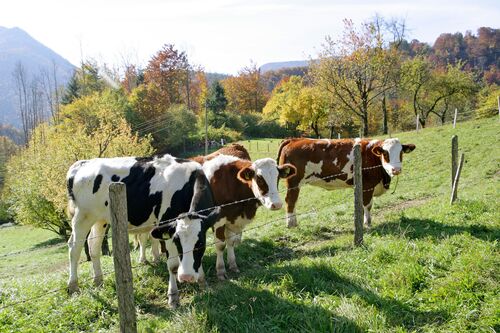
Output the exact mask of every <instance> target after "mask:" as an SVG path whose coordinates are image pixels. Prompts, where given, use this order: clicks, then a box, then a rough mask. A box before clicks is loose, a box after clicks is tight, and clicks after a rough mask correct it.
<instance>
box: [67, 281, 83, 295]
mask: <svg viewBox="0 0 500 333" xmlns="http://www.w3.org/2000/svg"><path fill="white" fill-rule="evenodd" d="M79 291H80V288H79V287H78V282H76V281H74V282H70V283H68V294H70V295H73V294H75V293H77V292H79Z"/></svg>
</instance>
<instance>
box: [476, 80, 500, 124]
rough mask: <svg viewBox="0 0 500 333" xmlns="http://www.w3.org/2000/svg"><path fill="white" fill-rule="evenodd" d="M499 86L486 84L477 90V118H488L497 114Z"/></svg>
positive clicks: (499, 95)
mask: <svg viewBox="0 0 500 333" xmlns="http://www.w3.org/2000/svg"><path fill="white" fill-rule="evenodd" d="M499 98H500V87H499V86H497V85H496V84H493V85H491V86H487V87H485V88H483V89H482V90H481V91H480V92H479V98H478V103H477V104H478V108H477V112H476V117H477V118H489V117H493V116H496V115H498V112H499V110H498V109H499V108H500V105H499V101H498V99H499Z"/></svg>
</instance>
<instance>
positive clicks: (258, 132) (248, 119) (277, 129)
mask: <svg viewBox="0 0 500 333" xmlns="http://www.w3.org/2000/svg"><path fill="white" fill-rule="evenodd" d="M241 121H242V122H243V123H244V125H245V127H244V129H243V134H244V135H245V137H249V138H284V137H289V136H296V135H297V131H294V130H289V129H287V128H285V127H283V126H281V125H280V124H279V123H278V122H276V121H274V120H266V119H264V117H263V116H262V114H261V113H258V112H248V113H244V114H242V115H241Z"/></svg>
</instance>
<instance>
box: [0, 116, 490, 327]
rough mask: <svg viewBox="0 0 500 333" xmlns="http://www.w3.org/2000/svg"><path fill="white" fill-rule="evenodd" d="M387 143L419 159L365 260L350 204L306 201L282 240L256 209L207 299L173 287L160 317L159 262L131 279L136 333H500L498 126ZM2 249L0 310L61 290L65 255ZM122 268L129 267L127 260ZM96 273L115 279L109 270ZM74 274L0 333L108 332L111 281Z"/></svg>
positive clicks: (17, 236)
mask: <svg viewBox="0 0 500 333" xmlns="http://www.w3.org/2000/svg"><path fill="white" fill-rule="evenodd" d="M453 134H458V136H459V146H460V151H461V152H464V153H465V157H466V163H465V165H464V168H463V171H462V177H461V183H460V187H459V192H458V197H459V200H458V202H457V203H456V204H455V205H453V206H450V205H449V196H450V182H451V175H450V164H451V162H450V146H451V143H450V142H451V136H452V135H453ZM398 137H399V138H400V139H401V141H403V142H406V143H414V144H416V146H417V149H416V150H415V151H414V152H412V153H411V154H408V155H407V156H406V157H405V161H404V165H403V174H402V175H401V176H400V179H399V184H398V186H397V189H396V191H395V193H394V194H391V193H392V191H391V192H389V193H386V194H385V195H383V196H382V197H380V198H377V199H376V201H375V207H374V210H373V213H374V215H373V226H372V228H371V230H367V231H366V234H365V243H364V246H362V247H359V248H355V247H353V245H352V243H353V213H352V212H353V199H352V195H353V192H352V190H343V191H334V192H328V191H325V190H322V189H319V188H313V187H305V188H303V189H302V192H301V196H300V198H299V203H298V213H299V214H300V213H303V214H304V215H303V216H299V218H298V220H299V227H298V228H296V229H292V230H289V229H286V228H285V220H284V219H283V217H284V211H280V212H270V211H265V210H264V209H263V208H261V209H260V210H259V213H258V215H257V218H256V220H255V221H254V222H253V224H252V225H250V226H249V227H250V228H253V229H252V230H250V231H248V232H245V233H244V234H243V243H242V244H241V245H240V246H239V247H238V248H237V249H236V255H237V260H238V264H239V268H240V270H241V273H240V274H231V273H229V277H230V279H229V280H228V281H226V282H218V281H217V279H216V278H215V253H214V252H215V251H214V249H213V248H212V247H209V249H208V250H207V254H206V256H205V258H204V267H205V271H206V272H207V275H208V282H209V286H210V287H209V289H208V290H207V291H205V292H201V291H199V289H198V287H197V286H190V285H181V287H180V290H181V307H180V308H179V309H177V310H171V309H169V307H168V305H167V295H166V294H167V287H168V272H167V270H166V264H165V261H164V262H162V263H160V264H159V265H157V266H153V265H145V266H140V267H138V268H135V269H134V286H135V289H136V292H135V300H136V306H137V313H138V326H139V330H140V331H142V332H157V331H168V332H358V331H359V332H361V331H367V332H465V331H471V332H472V331H474V332H495V331H496V332H500V281H499V280H500V256H499V238H500V209H499V205H498V201H499V198H500V193H499V192H500V186H499V183H500V182H499V180H500V171H499V170H500V154H499V150H498V148H497V146H498V142H499V141H500V140H499V139H500V125H499V123H498V122H497V119H496V118H495V119H489V120H481V121H471V122H467V123H460V124H459V125H458V128H457V129H452V128H451V127H450V126H444V127H439V128H432V129H425V130H422V131H420V133H418V134H417V133H414V132H413V133H412V132H410V133H401V134H400V135H398ZM258 142H259V147H258V150H257V141H252V142H250V143H249V142H248V141H245V142H244V144H245V145H246V146H247V147H248V148H250V149H249V150H250V152H251V156H252V158H253V159H257V158H261V157H265V156H270V157H273V158H274V157H275V155H276V151H277V146H278V143H279V140H259V141H258ZM249 144H251V146H249ZM268 144H269V152H268V148H267V147H268ZM393 187H394V182H393V185H392V186H391V188H393ZM207 238H208V242H211V241H212V235H209V236H208V237H207ZM0 239H1V241H0V302H1V305H0V307H2V306H5V305H8V304H11V303H12V302H17V301H19V300H24V299H30V298H33V297H37V296H39V295H43V294H44V292H47V291H50V290H52V289H57V288H64V287H65V284H66V280H67V277H68V274H67V268H66V266H67V254H66V252H67V250H66V246H65V244H64V243H60V242H59V241H58V240H57V239H55V238H54V237H53V236H52V235H51V234H50V233H47V232H44V231H40V230H33V229H31V228H29V227H10V228H5V229H0ZM18 251H21V253H19V254H17V255H10V256H5V255H6V254H8V253H12V252H18ZM2 256H3V257H2ZM132 256H133V258H132V259H133V264H136V261H137V257H138V253H136V252H133V253H132ZM103 267H104V271H105V272H112V258H110V257H105V258H104V259H103ZM80 272H81V280H82V281H83V280H85V279H87V280H86V281H84V282H83V283H81V287H82V292H81V293H80V294H78V295H76V296H73V297H69V296H68V295H67V294H66V293H65V291H64V290H60V291H57V292H54V293H51V294H49V295H46V296H44V297H41V298H39V299H35V300H32V301H27V302H25V303H22V304H18V305H15V306H12V307H8V308H6V309H3V310H0V331H1V332H5V331H12V332H41V331H43V332H49V331H51V332H52V331H53V332H56V331H57V332H79V331H116V330H117V323H118V316H117V302H116V300H115V294H114V280H113V275H112V274H109V275H107V276H106V277H105V285H104V287H103V288H95V287H93V285H92V282H91V280H90V279H89V278H90V277H91V274H90V273H91V265H90V263H83V264H82V265H81V266H80Z"/></svg>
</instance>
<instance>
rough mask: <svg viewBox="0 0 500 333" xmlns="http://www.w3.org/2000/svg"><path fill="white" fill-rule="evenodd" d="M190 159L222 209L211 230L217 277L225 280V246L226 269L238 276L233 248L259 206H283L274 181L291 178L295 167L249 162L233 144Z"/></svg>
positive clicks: (263, 161)
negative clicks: (194, 160)
mask: <svg viewBox="0 0 500 333" xmlns="http://www.w3.org/2000/svg"><path fill="white" fill-rule="evenodd" d="M226 154H227V155H226ZM241 157H243V158H241ZM194 159H196V160H197V161H199V162H201V163H203V171H204V172H205V175H206V176H207V179H208V180H209V182H210V187H211V189H212V191H213V195H214V199H215V203H216V204H217V205H222V207H221V210H220V213H219V219H218V221H217V222H216V223H215V226H214V229H215V237H216V240H217V243H216V246H215V247H216V252H217V263H216V269H217V277H218V278H219V280H225V279H226V268H225V264H224V249H225V248H226V246H227V261H228V264H229V269H230V270H231V271H233V272H239V270H238V266H237V264H236V257H235V254H234V247H235V246H236V245H238V244H239V243H240V242H241V233H242V232H243V229H244V228H245V226H246V225H248V224H249V223H250V222H251V221H252V219H253V218H254V217H255V214H256V212H257V208H258V207H259V206H260V205H263V206H264V207H265V208H267V209H271V210H277V209H281V207H282V206H283V203H282V201H281V198H280V196H279V194H278V178H284V179H286V178H289V177H291V176H293V175H294V174H295V167H294V166H293V165H291V164H283V165H279V166H278V165H277V163H276V161H275V160H273V159H271V158H263V159H259V160H256V161H255V162H252V161H250V155H249V154H248V152H247V150H246V149H245V148H244V147H243V146H241V145H237V144H233V145H231V146H229V147H224V148H221V149H219V150H218V151H216V152H215V153H212V154H210V155H207V156H206V157H204V158H203V157H200V156H198V157H196V158H194ZM235 201H241V202H238V203H234V202H235Z"/></svg>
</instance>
